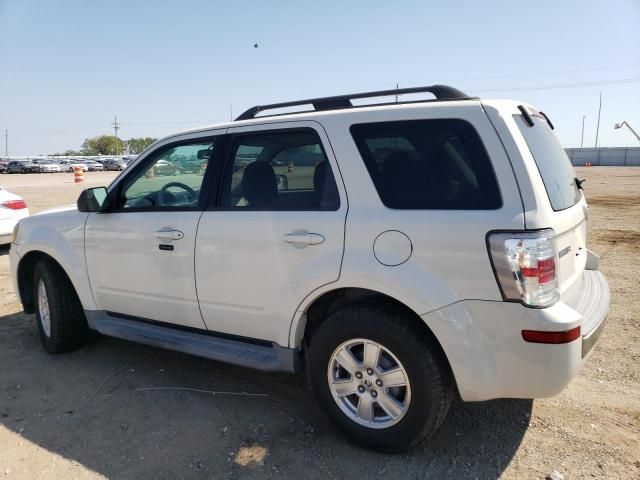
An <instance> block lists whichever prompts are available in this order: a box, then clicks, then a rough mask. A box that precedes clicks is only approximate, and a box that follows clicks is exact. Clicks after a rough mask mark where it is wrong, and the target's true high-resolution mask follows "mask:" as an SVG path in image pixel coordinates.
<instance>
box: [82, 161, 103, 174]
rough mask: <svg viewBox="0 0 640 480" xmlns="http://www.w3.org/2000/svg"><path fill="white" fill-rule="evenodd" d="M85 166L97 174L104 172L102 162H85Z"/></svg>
mask: <svg viewBox="0 0 640 480" xmlns="http://www.w3.org/2000/svg"><path fill="white" fill-rule="evenodd" d="M84 165H85V166H86V167H87V169H88V170H89V171H90V172H97V171H100V172H101V171H102V170H104V167H103V165H102V164H101V163H100V162H96V161H94V160H87V161H85V162H84Z"/></svg>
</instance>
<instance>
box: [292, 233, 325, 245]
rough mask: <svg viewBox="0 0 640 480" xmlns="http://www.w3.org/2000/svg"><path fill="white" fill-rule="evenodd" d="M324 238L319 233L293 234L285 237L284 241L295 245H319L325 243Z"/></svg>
mask: <svg viewBox="0 0 640 480" xmlns="http://www.w3.org/2000/svg"><path fill="white" fill-rule="evenodd" d="M324 240H325V238H324V236H322V235H320V234H319V233H309V232H292V233H287V234H286V235H285V236H284V241H285V242H287V243H292V244H294V245H319V244H320V243H322V242H324Z"/></svg>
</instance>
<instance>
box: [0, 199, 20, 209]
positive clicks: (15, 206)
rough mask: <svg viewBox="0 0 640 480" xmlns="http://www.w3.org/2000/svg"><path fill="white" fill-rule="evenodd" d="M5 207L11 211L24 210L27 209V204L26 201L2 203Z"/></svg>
mask: <svg viewBox="0 0 640 480" xmlns="http://www.w3.org/2000/svg"><path fill="white" fill-rule="evenodd" d="M0 205H2V206H3V207H6V208H10V209H11V210H22V209H23V208H27V203H26V202H25V201H24V200H7V201H6V202H2V203H0Z"/></svg>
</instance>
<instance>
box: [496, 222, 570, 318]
mask: <svg viewBox="0 0 640 480" xmlns="http://www.w3.org/2000/svg"><path fill="white" fill-rule="evenodd" d="M487 242H488V246H489V255H490V257H491V261H492V263H493V267H494V270H495V273H496V280H497V281H498V285H499V287H500V290H501V291H502V296H503V297H504V299H505V300H511V301H520V302H522V303H523V304H525V305H528V306H530V307H548V306H550V305H553V304H554V303H555V302H556V301H557V300H558V298H559V293H558V281H557V279H556V258H557V252H556V242H555V235H554V233H553V230H551V229H547V230H539V231H535V232H508V233H505V232H500V233H492V234H489V236H488V238H487Z"/></svg>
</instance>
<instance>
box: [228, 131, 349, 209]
mask: <svg viewBox="0 0 640 480" xmlns="http://www.w3.org/2000/svg"><path fill="white" fill-rule="evenodd" d="M222 206H223V207H226V208H234V209H236V208H237V209H248V210H337V209H338V208H339V206H340V199H339V195H338V189H337V187H336V183H335V179H334V176H333V173H332V171H331V166H330V165H329V161H328V160H327V156H326V154H325V153H324V150H323V148H322V145H321V143H320V139H319V138H318V135H317V134H316V133H315V132H314V131H313V130H310V129H304V130H286V131H270V132H263V133H252V134H246V135H238V136H236V137H234V140H233V146H232V149H231V157H230V159H229V163H228V166H227V174H226V178H225V182H224V185H223V195H222Z"/></svg>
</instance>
